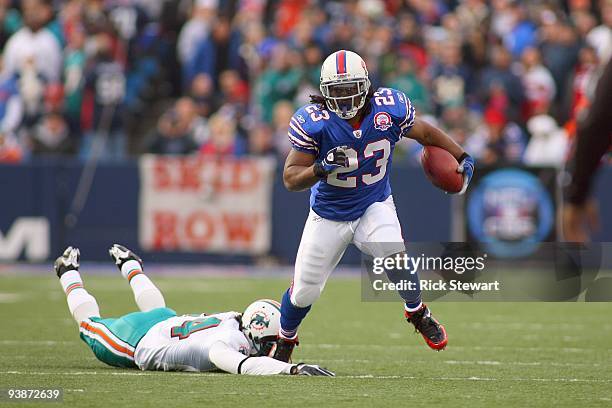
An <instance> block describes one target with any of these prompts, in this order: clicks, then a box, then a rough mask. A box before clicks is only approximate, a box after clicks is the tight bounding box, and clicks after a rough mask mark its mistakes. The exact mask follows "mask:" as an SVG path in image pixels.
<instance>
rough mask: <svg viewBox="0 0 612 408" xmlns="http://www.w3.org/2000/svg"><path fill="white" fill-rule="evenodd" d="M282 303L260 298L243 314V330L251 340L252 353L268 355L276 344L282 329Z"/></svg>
mask: <svg viewBox="0 0 612 408" xmlns="http://www.w3.org/2000/svg"><path fill="white" fill-rule="evenodd" d="M280 307H281V305H280V303H278V302H277V301H276V300H271V299H260V300H256V301H255V302H253V303H251V304H250V305H249V307H247V308H246V310H245V311H244V313H243V314H242V332H243V333H244V334H245V336H246V337H247V338H248V339H249V341H250V342H251V354H252V355H258V356H268V355H270V353H271V352H272V350H273V348H274V346H275V345H276V339H277V338H278V331H279V330H280V315H281V311H280Z"/></svg>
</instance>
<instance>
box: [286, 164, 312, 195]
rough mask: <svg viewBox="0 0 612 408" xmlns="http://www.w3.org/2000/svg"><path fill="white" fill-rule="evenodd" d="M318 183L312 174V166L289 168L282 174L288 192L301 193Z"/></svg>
mask: <svg viewBox="0 0 612 408" xmlns="http://www.w3.org/2000/svg"><path fill="white" fill-rule="evenodd" d="M317 181H319V178H318V177H317V176H316V175H315V173H314V165H311V166H297V165H295V166H289V167H286V168H285V171H284V173H283V182H284V183H285V187H286V188H287V190H289V191H303V190H306V189H308V188H310V187H312V186H313V185H315V184H316V183H317Z"/></svg>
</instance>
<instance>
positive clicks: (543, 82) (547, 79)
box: [521, 47, 557, 119]
mask: <svg viewBox="0 0 612 408" xmlns="http://www.w3.org/2000/svg"><path fill="white" fill-rule="evenodd" d="M521 62H522V63H523V70H524V71H523V74H522V80H523V87H524V88H525V97H526V100H525V104H524V106H523V117H524V119H528V118H530V117H531V116H532V115H533V114H534V112H535V110H537V109H538V108H539V107H540V106H542V105H544V106H550V104H551V103H552V101H553V98H554V97H555V94H556V92H557V87H556V86H555V81H554V79H553V77H552V75H551V74H550V71H549V70H548V68H546V67H545V66H544V65H542V61H541V56H540V52H539V51H538V49H537V48H533V47H529V48H526V49H525V51H524V52H523V55H522V56H521Z"/></svg>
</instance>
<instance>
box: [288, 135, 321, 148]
mask: <svg viewBox="0 0 612 408" xmlns="http://www.w3.org/2000/svg"><path fill="white" fill-rule="evenodd" d="M288 135H289V141H290V142H291V144H293V145H294V146H296V147H299V148H301V149H307V150H312V151H315V152H317V151H319V148H318V147H317V146H315V145H313V144H309V143H306V142H304V141H302V140H300V139H298V138H297V137H295V136H293V135H292V134H291V133H288Z"/></svg>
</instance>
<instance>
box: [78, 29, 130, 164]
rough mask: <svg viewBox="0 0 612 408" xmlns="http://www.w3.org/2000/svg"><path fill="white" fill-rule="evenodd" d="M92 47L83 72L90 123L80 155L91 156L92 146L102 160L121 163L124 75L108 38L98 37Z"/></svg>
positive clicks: (105, 36)
mask: <svg viewBox="0 0 612 408" xmlns="http://www.w3.org/2000/svg"><path fill="white" fill-rule="evenodd" d="M95 46H96V53H95V56H94V58H93V59H92V60H91V61H90V62H89V63H88V66H87V68H86V70H85V91H86V92H88V93H89V94H90V95H92V98H91V103H92V104H93V121H92V122H91V123H90V124H89V129H88V131H87V132H86V133H85V136H84V138H83V143H82V145H81V151H80V155H81V157H83V158H87V157H88V156H90V154H91V153H92V150H93V149H94V144H95V145H96V147H97V146H100V148H99V154H100V158H101V159H102V160H121V159H123V158H124V157H125V156H126V153H127V152H126V138H125V133H124V128H123V112H122V105H123V101H124V98H125V84H126V77H125V72H124V68H123V66H122V65H121V64H120V63H119V62H117V61H116V60H115V58H114V55H113V38H112V37H111V36H110V35H109V34H106V33H100V34H97V35H96V36H95Z"/></svg>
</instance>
